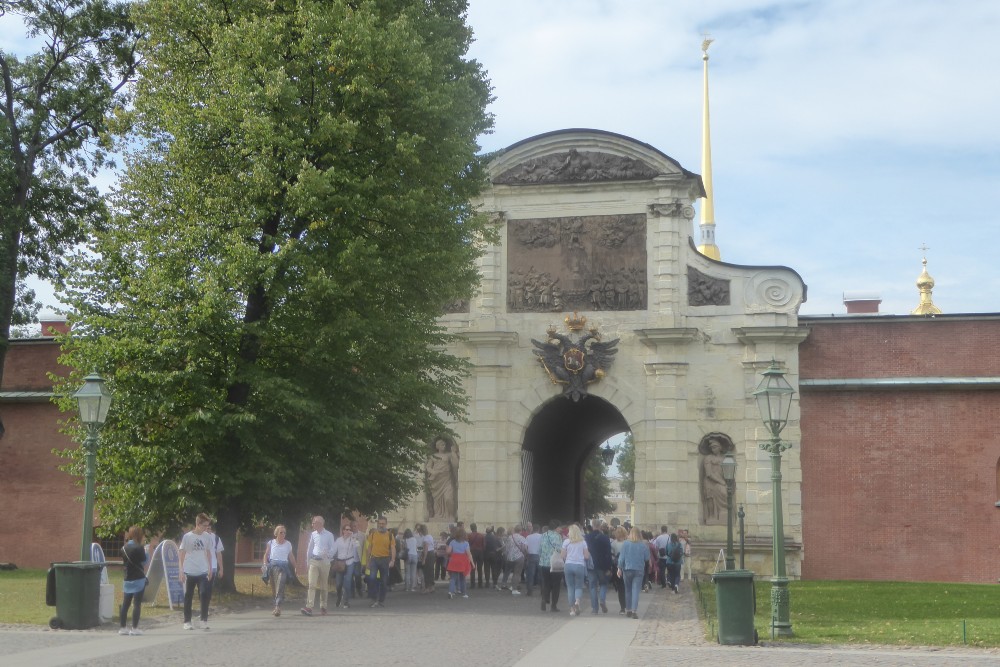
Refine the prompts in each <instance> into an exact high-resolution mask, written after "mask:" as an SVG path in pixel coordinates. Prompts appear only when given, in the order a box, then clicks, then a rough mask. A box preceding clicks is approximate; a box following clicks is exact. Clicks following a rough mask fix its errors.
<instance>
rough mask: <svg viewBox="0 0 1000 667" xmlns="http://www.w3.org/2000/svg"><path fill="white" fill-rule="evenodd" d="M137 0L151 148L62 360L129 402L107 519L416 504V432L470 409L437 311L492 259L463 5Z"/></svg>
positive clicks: (141, 102)
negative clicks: (483, 256) (411, 500)
mask: <svg viewBox="0 0 1000 667" xmlns="http://www.w3.org/2000/svg"><path fill="white" fill-rule="evenodd" d="M137 17H138V19H139V20H140V22H141V23H140V24H141V25H142V27H143V29H144V30H146V31H147V32H148V45H147V51H146V52H145V53H144V65H143V67H142V68H141V70H140V78H139V82H138V88H137V95H136V99H135V109H134V120H135V127H136V128H138V131H139V138H140V139H141V142H140V144H141V148H140V149H138V150H136V151H135V152H134V153H132V154H130V155H129V156H128V157H127V166H128V169H127V172H126V174H125V176H124V178H123V180H122V183H121V185H120V189H119V191H118V192H117V195H116V196H115V198H114V202H113V208H114V211H113V216H112V218H111V220H110V222H109V224H107V225H106V226H103V227H101V228H100V229H98V230H97V233H96V236H95V241H94V246H93V252H92V253H87V254H81V255H80V256H79V257H77V258H76V262H75V266H74V272H73V273H72V278H71V279H70V280H69V281H68V283H67V284H68V291H67V298H68V301H69V303H70V304H71V305H72V306H73V308H74V310H76V311H77V312H78V313H79V322H77V326H76V327H75V329H74V336H73V338H72V339H71V340H70V341H69V345H68V347H67V350H68V352H67V359H66V360H67V361H68V362H69V363H71V364H72V365H73V366H74V367H75V368H79V369H84V370H85V369H88V368H91V367H98V368H101V369H103V370H104V371H105V372H106V374H107V376H108V377H109V379H110V386H111V388H112V390H113V391H114V393H115V397H116V401H117V402H116V404H115V407H114V408H113V413H114V415H115V418H114V422H113V423H112V424H109V426H107V427H106V429H105V433H104V437H103V443H102V449H101V452H102V454H101V456H100V457H99V479H100V488H99V500H100V506H101V514H102V520H103V521H104V523H105V525H107V526H109V527H113V528H114V529H118V528H121V527H123V526H125V525H127V524H129V523H133V522H138V523H141V524H143V525H145V526H146V527H147V528H149V529H153V530H159V529H168V530H170V529H174V528H176V527H178V526H180V525H181V524H183V523H185V522H189V521H190V520H191V517H192V516H193V513H194V512H196V511H200V510H207V511H209V512H211V513H214V514H216V515H217V517H218V519H219V522H220V536H221V537H223V539H224V541H226V540H228V541H230V542H231V541H232V539H233V538H234V536H235V530H236V529H237V528H244V529H249V528H252V527H253V526H254V525H257V524H259V523H260V522H266V521H273V520H283V521H289V520H290V519H291V520H294V523H293V525H298V522H299V520H300V519H301V518H303V517H304V516H305V515H306V513H307V512H320V513H324V514H328V515H331V516H337V515H339V513H340V512H342V511H345V510H351V509H358V510H361V511H362V512H365V513H374V512H381V511H385V510H388V509H391V508H393V507H395V506H397V505H398V504H399V503H400V502H403V501H404V500H406V499H407V498H408V497H409V496H411V495H412V494H413V493H414V492H415V491H416V490H417V489H418V485H419V481H418V477H417V476H416V474H415V471H416V470H417V469H419V466H420V464H421V463H422V461H423V460H424V458H425V457H426V449H425V445H424V444H423V441H424V440H426V439H429V438H430V437H431V436H432V435H433V434H435V433H440V432H444V431H446V430H447V426H446V423H447V421H450V420H454V419H460V418H462V416H463V414H464V400H465V399H464V394H463V391H462V382H463V378H464V374H465V369H466V367H465V363H464V362H463V361H461V360H459V359H457V358H454V357H452V356H450V355H449V354H447V353H446V352H445V345H446V343H447V342H448V341H449V340H450V339H449V337H448V336H447V334H446V332H445V331H443V330H442V329H441V327H440V326H439V325H438V324H437V317H438V316H439V315H440V313H441V308H442V305H443V304H445V303H449V302H451V301H453V300H455V299H458V298H468V297H469V296H470V295H471V293H472V290H473V289H474V286H475V285H476V284H477V282H478V273H477V270H476V266H475V260H476V258H477V257H478V256H479V254H480V252H481V250H480V248H481V243H480V241H481V239H482V238H483V234H486V233H488V228H487V226H486V224H485V222H484V220H483V219H481V217H480V216H477V215H475V214H474V211H473V210H472V209H471V207H470V205H469V201H470V200H471V198H473V197H474V196H475V195H476V194H477V193H478V192H479V191H481V189H482V187H483V185H484V184H485V170H484V164H483V162H482V159H481V158H479V157H477V155H476V153H477V150H478V147H477V145H476V137H477V136H478V135H479V134H481V133H483V132H485V131H487V130H488V129H489V128H490V126H491V122H492V121H491V118H490V116H489V115H488V114H487V113H486V111H485V108H486V105H487V104H488V103H489V99H490V93H489V85H488V83H487V81H486V79H485V76H484V73H483V71H482V69H481V67H480V66H479V64H478V63H476V62H475V61H472V60H469V59H467V58H466V55H465V54H466V51H467V48H468V45H469V41H470V39H471V32H470V30H469V28H468V26H467V25H466V24H465V3H464V2H462V1H457V0H437V1H434V0H380V1H378V2H374V1H371V2H347V1H343V0H323V1H319V0H240V1H237V2H229V1H226V2H223V1H221V0H169V1H168V0H150V1H149V2H147V3H146V4H145V5H143V6H142V8H141V10H137ZM226 554H227V555H228V556H229V558H230V559H231V558H232V555H231V554H232V550H227V551H226ZM226 570H227V572H229V573H231V572H232V571H233V570H232V568H231V567H229V568H226Z"/></svg>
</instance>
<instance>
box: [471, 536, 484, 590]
mask: <svg viewBox="0 0 1000 667" xmlns="http://www.w3.org/2000/svg"><path fill="white" fill-rule="evenodd" d="M469 528H470V529H471V531H472V532H470V533H469V551H470V552H471V554H472V562H473V563H475V564H476V566H475V567H474V568H473V569H472V575H471V576H470V577H469V582H470V583H469V588H482V587H483V570H484V568H485V563H484V562H483V561H484V559H483V554H484V552H485V551H486V536H485V535H483V534H482V533H480V532H479V530H478V528H477V526H476V524H474V523H470V524H469ZM477 582H478V585H477Z"/></svg>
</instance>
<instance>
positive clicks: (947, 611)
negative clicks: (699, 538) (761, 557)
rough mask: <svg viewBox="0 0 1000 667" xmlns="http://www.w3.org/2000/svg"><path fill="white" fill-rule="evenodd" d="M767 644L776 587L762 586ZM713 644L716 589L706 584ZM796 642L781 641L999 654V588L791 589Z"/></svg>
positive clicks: (820, 584) (825, 584)
mask: <svg viewBox="0 0 1000 667" xmlns="http://www.w3.org/2000/svg"><path fill="white" fill-rule="evenodd" d="M755 587H756V598H757V613H756V615H755V617H754V626H755V627H756V629H757V632H758V634H759V635H760V639H761V640H762V641H763V640H768V641H770V638H771V584H770V582H769V581H757V582H755ZM700 588H701V598H702V601H703V610H704V612H705V616H706V618H707V620H708V621H709V628H708V634H709V635H710V636H711V637H712V638H714V636H715V632H716V629H715V628H716V623H717V620H716V618H717V616H716V613H715V604H716V602H715V587H714V586H713V585H712V584H711V583H710V582H706V581H704V580H703V581H702V582H701V583H700ZM789 598H790V600H791V605H790V607H791V622H792V631H793V632H794V633H795V635H794V637H790V638H785V639H782V638H777V639H775V641H779V642H781V641H784V642H800V643H801V642H806V643H817V644H867V643H870V644H895V645H909V646H962V645H969V646H980V647H997V646H1000V590H998V589H997V586H996V585H992V584H949V583H911V582H890V581H793V582H790V584H789Z"/></svg>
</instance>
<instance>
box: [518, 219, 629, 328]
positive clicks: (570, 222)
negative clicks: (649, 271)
mask: <svg viewBox="0 0 1000 667" xmlns="http://www.w3.org/2000/svg"><path fill="white" fill-rule="evenodd" d="M507 267H508V273H507V309H508V311H509V312H518V313H524V312H563V311H566V310H591V311H593V310H643V309H644V308H645V307H646V300H647V297H646V295H647V288H646V216H645V215H642V214H629V215H602V216H572V217H563V218H543V219H528V220H509V221H508V222H507Z"/></svg>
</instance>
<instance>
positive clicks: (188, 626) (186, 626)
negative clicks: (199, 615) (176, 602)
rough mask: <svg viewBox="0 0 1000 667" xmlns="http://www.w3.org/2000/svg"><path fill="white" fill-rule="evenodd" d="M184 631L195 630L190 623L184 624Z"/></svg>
mask: <svg viewBox="0 0 1000 667" xmlns="http://www.w3.org/2000/svg"><path fill="white" fill-rule="evenodd" d="M184 629H185V630H194V626H193V625H191V624H190V623H185V624H184Z"/></svg>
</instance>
